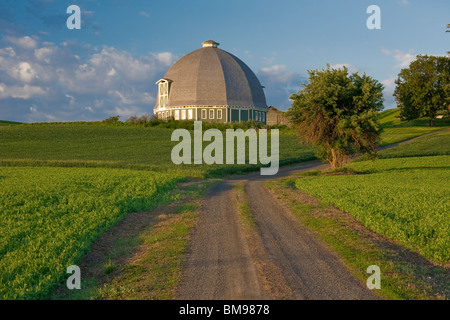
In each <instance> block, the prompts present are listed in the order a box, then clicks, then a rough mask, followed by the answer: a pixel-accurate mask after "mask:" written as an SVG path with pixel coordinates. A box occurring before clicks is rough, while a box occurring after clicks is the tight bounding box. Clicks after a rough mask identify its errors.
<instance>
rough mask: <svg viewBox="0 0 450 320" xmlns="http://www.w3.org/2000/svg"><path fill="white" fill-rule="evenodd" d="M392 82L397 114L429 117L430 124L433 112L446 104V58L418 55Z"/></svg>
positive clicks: (449, 74)
mask: <svg viewBox="0 0 450 320" xmlns="http://www.w3.org/2000/svg"><path fill="white" fill-rule="evenodd" d="M395 83H396V85H397V86H396V88H395V91H394V96H395V99H396V100H397V105H398V107H399V108H400V109H401V115H402V116H403V117H404V118H405V119H406V120H413V119H417V118H421V117H429V118H430V126H434V124H435V118H436V115H437V112H438V111H440V110H444V109H447V108H448V106H449V104H450V58H448V57H437V56H427V55H419V56H417V59H416V60H415V61H413V62H411V64H410V65H409V67H408V68H405V69H402V70H401V71H400V73H399V75H398V79H397V80H396V82H395Z"/></svg>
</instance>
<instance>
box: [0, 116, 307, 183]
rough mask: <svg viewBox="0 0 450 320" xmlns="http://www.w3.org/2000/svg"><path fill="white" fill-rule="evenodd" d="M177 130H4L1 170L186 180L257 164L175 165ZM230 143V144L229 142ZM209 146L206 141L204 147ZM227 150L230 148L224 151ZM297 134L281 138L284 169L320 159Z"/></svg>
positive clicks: (0, 140) (41, 127)
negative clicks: (162, 175)
mask: <svg viewBox="0 0 450 320" xmlns="http://www.w3.org/2000/svg"><path fill="white" fill-rule="evenodd" d="M172 132H173V129H169V128H152V127H138V126H126V127H120V126H95V125H87V124H85V125H83V124H40V125H20V126H7V127H2V128H1V129H0V166H58V167H109V168H129V169H140V170H156V171H158V172H169V173H175V174H180V175H182V176H195V177H205V176H221V175H223V174H228V173H236V172H240V171H243V172H246V171H251V170H253V171H254V170H257V169H258V168H259V167H258V166H255V165H235V166H230V165H212V166H211V165H206V164H202V165H184V164H181V165H174V164H173V163H172V161H171V150H172V148H173V147H174V146H175V145H176V144H177V143H178V142H172V141H170V140H171V134H172ZM224 140H225V139H224ZM208 144H209V142H204V147H205V146H206V145H208ZM224 150H225V149H224ZM314 158H315V157H314V150H313V148H312V147H308V146H299V145H298V138H297V137H296V136H295V135H294V134H293V133H291V132H287V133H284V132H282V133H281V135H280V164H288V163H293V162H299V161H306V160H311V159H314Z"/></svg>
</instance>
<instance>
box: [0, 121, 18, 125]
mask: <svg viewBox="0 0 450 320" xmlns="http://www.w3.org/2000/svg"><path fill="white" fill-rule="evenodd" d="M17 124H21V122H15V121H6V120H0V126H10V125H17Z"/></svg>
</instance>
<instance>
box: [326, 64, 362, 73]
mask: <svg viewBox="0 0 450 320" xmlns="http://www.w3.org/2000/svg"><path fill="white" fill-rule="evenodd" d="M330 67H331V68H332V69H342V68H344V67H347V69H348V72H349V73H355V72H358V71H359V70H358V68H357V67H355V66H353V65H352V64H350V63H337V64H333V65H332V66H330Z"/></svg>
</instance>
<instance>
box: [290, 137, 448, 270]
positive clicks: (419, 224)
mask: <svg viewBox="0 0 450 320" xmlns="http://www.w3.org/2000/svg"><path fill="white" fill-rule="evenodd" d="M449 138H450V135H449V134H448V133H445V134H439V135H436V136H429V137H424V138H419V139H417V140H416V141H414V142H411V143H410V144H408V145H404V146H398V147H395V148H392V149H391V150H385V151H383V152H381V153H380V156H381V157H388V156H389V157H392V158H390V159H379V160H376V161H360V162H354V163H351V164H349V165H348V167H349V168H350V169H352V170H353V171H356V172H357V173H359V174H352V175H323V176H312V177H303V178H299V179H296V180H295V185H296V187H297V188H298V189H300V190H302V191H304V192H306V193H308V194H311V195H313V196H316V197H318V198H319V199H321V200H322V201H324V202H325V203H328V204H331V205H333V206H336V207H337V208H339V209H341V210H344V211H347V212H349V213H350V214H351V215H352V216H353V217H355V218H356V219H358V220H359V221H361V222H362V223H363V224H364V225H365V226H366V227H368V228H369V229H372V230H373V231H375V232H377V233H379V234H382V235H385V236H387V237H388V238H390V239H393V240H396V241H398V242H399V243H400V244H402V245H404V246H405V247H408V248H410V249H412V250H414V251H416V252H419V253H420V254H422V255H423V256H425V257H427V258H429V259H431V260H434V261H435V262H438V263H442V264H448V263H449V262H450V216H449V215H448V213H449V211H448V208H449V204H450V199H449V194H450V185H449V183H448V181H449V180H450V170H449V169H450V155H448V154H449V153H448V151H449V150H448V145H449V142H450V140H449ZM430 154H446V155H437V156H427V155H430ZM413 155H419V156H413ZM394 157H396V158H394Z"/></svg>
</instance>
